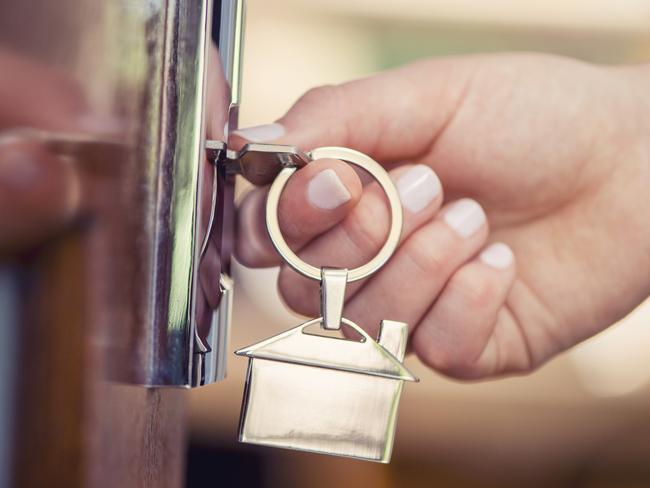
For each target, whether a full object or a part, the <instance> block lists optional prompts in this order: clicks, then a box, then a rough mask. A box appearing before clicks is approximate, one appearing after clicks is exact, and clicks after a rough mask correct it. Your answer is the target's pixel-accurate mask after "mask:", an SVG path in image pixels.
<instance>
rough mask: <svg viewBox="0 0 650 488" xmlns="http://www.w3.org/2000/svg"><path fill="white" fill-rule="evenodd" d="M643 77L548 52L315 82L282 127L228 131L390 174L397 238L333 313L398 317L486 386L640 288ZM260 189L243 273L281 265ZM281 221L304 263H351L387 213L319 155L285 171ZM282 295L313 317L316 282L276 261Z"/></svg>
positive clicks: (622, 305)
mask: <svg viewBox="0 0 650 488" xmlns="http://www.w3.org/2000/svg"><path fill="white" fill-rule="evenodd" d="M649 78H650V72H647V71H646V69H645V68H641V67H635V68H633V67H624V68H615V67H600V66H593V65H589V64H584V63H581V62H577V61H572V60H568V59H563V58H557V57H550V56H542V55H500V56H489V57H465V58H448V59H441V60H429V61H423V62H419V63H416V64H413V65H409V66H406V67H403V68H400V69H397V70H394V71H389V72H385V73H382V74H379V75H377V76H374V77H371V78H367V79H362V80H358V81H353V82H350V83H346V84H344V85H340V86H328V87H322V88H318V89H315V90H312V91H310V92H308V93H307V94H306V95H305V96H303V97H302V98H301V99H300V100H299V101H298V102H297V103H296V104H295V105H294V107H293V108H292V109H291V110H290V111H289V112H288V113H287V115H285V116H284V117H283V118H282V119H281V120H280V121H279V122H278V123H277V124H271V125H269V126H261V127H255V128H251V129H244V130H242V131H239V132H238V135H239V136H241V137H242V138H245V139H248V140H251V141H255V142H274V143H286V144H291V145H297V146H299V147H301V148H303V149H305V150H309V149H312V148H314V147H318V146H326V145H327V146H329V145H335V146H346V147H350V148H353V149H357V150H359V151H362V152H364V153H366V154H368V155H370V156H371V157H373V158H374V159H376V160H378V161H379V162H381V163H382V164H384V165H385V166H386V167H387V168H390V171H391V175H392V177H393V178H394V180H395V181H396V184H397V187H398V190H399V191H400V196H401V199H402V203H403V206H404V214H405V221H404V231H403V237H402V242H401V245H400V247H399V249H398V250H397V251H396V253H395V255H394V256H393V258H392V259H391V261H390V262H389V263H388V264H387V265H386V266H385V267H384V268H383V269H382V270H380V271H379V272H378V273H377V274H375V275H374V276H373V277H371V278H370V279H368V280H366V281H364V282H361V283H358V282H357V283H353V284H350V285H348V297H347V304H346V308H345V313H344V315H345V316H346V317H348V318H350V319H351V320H353V321H355V322H357V323H359V324H360V325H362V326H363V327H364V328H366V329H369V330H370V331H371V332H376V330H377V328H378V325H379V322H380V320H381V319H384V318H385V319H392V320H401V321H405V322H408V323H409V325H410V327H411V348H412V350H413V351H414V352H415V353H416V354H417V355H418V356H419V357H420V359H421V360H422V361H424V362H425V363H426V364H428V365H430V366H431V367H433V368H435V369H437V370H439V371H441V372H443V373H446V374H448V375H451V376H454V377H458V378H482V377H487V376H492V375H499V374H504V373H515V372H525V371H529V370H531V369H532V368H535V367H536V366H538V365H540V364H541V363H543V362H544V361H545V360H547V359H548V358H550V357H551V356H553V355H554V354H556V353H558V352H560V351H562V350H564V349H566V348H568V347H570V346H572V345H574V344H576V343H577V342H580V341H581V340H583V339H585V338H587V337H589V336H592V335H594V334H596V333H597V332H599V331H600V330H602V329H604V328H605V327H607V326H608V325H610V324H612V323H613V322H614V321H616V320H618V319H619V318H621V317H623V316H624V315H626V314H627V313H628V312H629V311H630V310H631V309H632V308H633V307H635V306H636V305H637V304H638V303H640V302H641V301H642V300H643V299H644V298H645V297H647V296H648V294H650V273H649V272H648V270H650V197H649V196H648V190H647V188H648V185H649V184H650V148H649V146H650V120H649V117H650V98H649V97H648V95H647V84H648V79H649ZM434 171H435V173H434ZM436 175H437V176H436ZM440 183H442V184H440ZM443 188H444V196H443V191H442V189H443ZM265 191H266V190H265V189H256V190H255V191H253V192H252V193H251V194H249V195H248V196H247V198H246V199H245V201H244V202H243V204H242V208H241V210H240V235H239V237H238V249H237V254H238V257H239V259H240V260H241V261H242V262H243V263H244V264H246V265H248V266H269V265H275V264H278V263H279V258H278V256H277V255H276V253H275V252H274V250H273V248H272V246H271V244H270V242H269V240H268V237H267V236H266V232H265V229H264V223H263V214H264V212H263V201H264V198H265ZM486 216H487V218H486ZM280 221H281V225H282V228H283V229H284V233H285V236H286V237H287V240H288V241H289V242H290V243H291V244H292V245H293V246H294V248H295V249H299V255H300V256H301V257H302V258H303V259H305V260H307V261H308V262H310V263H312V264H315V265H327V266H345V267H353V266H357V265H359V264H361V263H363V262H366V261H367V260H368V259H369V258H371V257H372V256H373V255H374V254H375V253H376V252H377V251H378V249H379V247H380V246H381V244H382V243H383V239H384V236H385V233H386V231H387V228H388V210H387V207H386V204H385V203H384V201H383V195H382V193H381V191H380V190H379V188H378V187H377V186H376V185H375V184H372V183H371V184H367V185H365V186H363V185H362V183H361V181H360V179H359V178H358V176H357V174H356V173H355V171H354V170H352V169H351V168H350V167H348V166H346V165H345V164H343V163H342V162H340V161H333V160H323V161H316V162H314V163H313V164H310V165H308V166H307V167H306V168H304V169H303V170H301V171H299V172H298V173H296V174H295V175H294V176H293V177H292V179H291V181H290V182H289V184H288V186H287V189H286V191H285V194H284V196H283V198H282V200H281V202H280ZM488 221H489V226H490V228H489V229H488ZM511 249H512V251H513V252H514V255H516V256H517V264H516V265H515V261H514V255H513V252H511ZM279 288H280V291H281V294H282V296H283V297H284V299H285V300H286V302H287V304H288V305H289V306H290V307H291V308H293V309H295V310H296V311H298V312H301V313H303V314H306V315H310V316H316V315H318V284H317V283H315V282H311V281H309V280H307V279H305V278H302V277H301V276H299V275H297V274H296V273H294V272H293V271H292V270H290V269H288V268H287V267H286V266H284V267H283V268H282V271H281V273H280V278H279Z"/></svg>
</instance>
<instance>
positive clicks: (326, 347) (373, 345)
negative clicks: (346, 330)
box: [235, 318, 417, 381]
mask: <svg viewBox="0 0 650 488" xmlns="http://www.w3.org/2000/svg"><path fill="white" fill-rule="evenodd" d="M320 322H321V319H320V318H318V319H314V320H310V321H309V322H306V323H304V324H301V325H299V326H297V327H294V328H293V329H289V330H287V331H285V332H283V333H281V334H278V335H276V336H273V337H270V338H269V339H266V340H264V341H262V342H258V343H257V344H253V345H252V346H248V347H246V348H244V349H240V350H238V351H236V352H235V354H237V355H239V356H246V357H249V358H260V359H269V360H272V361H282V362H285V363H294V364H303V365H305V366H316V367H320V368H329V369H336V370H340V371H349V372H351V373H360V374H368V375H374V376H382V377H385V378H392V379H396V380H405V381H417V379H416V378H415V376H413V375H412V374H411V373H410V372H409V371H408V370H407V369H406V368H405V367H404V365H403V364H402V363H401V362H400V361H399V360H398V359H397V358H396V357H395V355H394V354H393V353H391V351H389V350H387V349H386V348H384V346H382V344H381V339H380V342H379V343H378V342H375V341H374V340H373V339H372V338H371V337H370V336H369V335H368V334H367V333H366V332H365V331H364V330H363V329H361V328H360V327H358V326H357V325H356V324H354V323H352V322H351V321H349V320H347V319H345V318H344V319H342V321H341V322H342V323H343V324H344V325H347V326H348V327H351V328H353V329H354V330H355V331H357V332H358V333H359V334H360V335H361V337H362V340H361V341H355V340H348V339H343V338H336V337H329V336H321V335H317V334H311V333H309V332H306V331H305V329H308V328H309V327H310V326H312V325H317V324H319V323H320ZM394 324H401V323H400V322H393V321H387V320H384V321H382V330H383V331H384V334H386V328H389V327H396V325H394ZM397 327H401V325H400V326H397Z"/></svg>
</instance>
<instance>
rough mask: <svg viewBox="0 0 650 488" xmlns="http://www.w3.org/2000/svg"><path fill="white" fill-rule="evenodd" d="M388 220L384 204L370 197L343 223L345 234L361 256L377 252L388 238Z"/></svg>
mask: <svg viewBox="0 0 650 488" xmlns="http://www.w3.org/2000/svg"><path fill="white" fill-rule="evenodd" d="M387 222H388V219H387V215H386V209H385V207H384V205H383V203H382V202H378V200H377V199H376V198H372V197H371V196H370V195H368V196H367V197H365V198H362V199H361V200H360V201H359V203H358V204H357V206H356V207H355V209H354V211H353V212H352V213H351V214H350V215H349V216H348V218H346V219H345V220H344V221H343V224H342V226H341V228H342V230H343V232H344V233H345V235H346V236H347V237H348V239H349V240H350V242H351V243H352V244H353V245H354V247H356V248H357V249H358V250H359V251H360V253H361V254H364V255H365V254H367V253H370V252H375V251H377V250H378V249H380V248H381V246H382V245H383V243H384V240H385V238H386V233H387V227H388V224H387Z"/></svg>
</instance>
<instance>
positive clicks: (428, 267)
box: [404, 231, 452, 276]
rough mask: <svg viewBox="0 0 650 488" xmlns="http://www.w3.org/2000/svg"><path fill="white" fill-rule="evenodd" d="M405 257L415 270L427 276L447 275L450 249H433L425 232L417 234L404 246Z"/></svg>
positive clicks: (450, 260)
mask: <svg viewBox="0 0 650 488" xmlns="http://www.w3.org/2000/svg"><path fill="white" fill-rule="evenodd" d="M404 251H405V256H407V257H408V259H409V260H410V261H411V262H412V263H413V266H414V267H415V269H416V270H417V271H418V272H420V273H422V274H424V275H427V276H443V275H445V274H447V272H448V269H449V266H450V265H451V263H452V259H451V257H452V256H451V249H447V250H445V249H443V248H441V247H438V248H437V249H434V248H433V247H432V245H431V240H430V239H428V235H427V233H426V232H422V231H421V232H417V233H416V234H414V235H413V236H412V237H411V239H409V240H408V241H407V244H406V245H405V249H404Z"/></svg>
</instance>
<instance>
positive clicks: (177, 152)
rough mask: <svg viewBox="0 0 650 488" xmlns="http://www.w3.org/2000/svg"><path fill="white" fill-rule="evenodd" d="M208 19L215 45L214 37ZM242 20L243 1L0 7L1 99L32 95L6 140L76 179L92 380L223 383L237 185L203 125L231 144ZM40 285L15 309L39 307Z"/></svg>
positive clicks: (72, 0)
mask: <svg viewBox="0 0 650 488" xmlns="http://www.w3.org/2000/svg"><path fill="white" fill-rule="evenodd" d="M34 12H38V13H39V15H37V16H34ZM212 13H214V16H213V15H212ZM213 18H214V22H215V23H217V25H219V29H218V30H219V36H218V39H217V41H218V42H221V43H222V44H223V46H217V45H216V44H217V42H215V44H212V43H211V42H210V36H209V35H208V33H209V32H211V29H210V27H211V26H212V24H213ZM242 21H243V1H242V0H214V6H212V1H211V0H149V1H147V2H124V1H110V2H96V1H94V0H58V1H57V2H51V1H49V0H47V1H46V0H33V1H30V2H4V3H0V32H1V33H2V34H1V35H0V73H2V76H0V93H9V92H10V91H11V89H12V88H11V87H16V86H20V87H21V89H23V90H24V92H25V94H26V95H25V96H24V97H23V98H24V99H25V100H26V101H29V100H37V101H38V100H40V101H42V102H39V103H40V105H39V106H38V107H36V108H37V110H32V111H33V112H34V113H31V112H29V106H28V105H29V104H28V103H17V104H15V106H16V107H17V108H11V110H9V109H7V110H5V111H4V112H2V117H0V145H4V144H14V143H16V142H20V144H33V145H36V146H38V147H39V148H44V149H45V150H46V151H47V152H48V153H51V154H52V156H53V157H57V158H62V159H64V160H66V161H69V162H70V167H71V168H72V170H73V171H74V172H75V173H76V176H77V177H78V180H79V182H80V188H81V207H82V208H81V212H80V214H81V215H80V218H79V222H76V223H75V224H78V225H75V229H74V232H75V236H79V237H78V239H79V242H80V244H79V245H78V246H77V247H75V251H74V252H75V253H76V254H75V256H74V258H75V259H74V262H76V263H78V266H79V268H80V270H81V271H80V275H81V276H83V277H84V280H85V281H84V286H79V287H76V288H74V289H73V288H72V287H70V289H69V294H70V297H73V298H74V299H75V303H76V301H77V300H78V301H80V302H81V303H83V304H84V306H85V307H86V308H85V309H84V311H83V321H84V331H85V332H84V333H86V334H87V335H88V337H89V338H90V339H89V341H88V342H89V343H90V344H92V347H93V350H92V351H88V352H87V357H88V358H93V365H94V366H93V367H94V368H96V369H97V374H98V376H100V377H102V378H106V379H110V380H113V381H120V382H128V383H135V384H142V385H148V386H180V387H189V386H192V385H196V384H204V383H209V382H212V381H216V380H217V379H219V378H221V377H223V374H224V373H223V371H224V368H223V364H224V361H225V357H226V355H225V354H222V351H223V347H224V344H225V343H226V342H225V341H226V339H227V322H228V318H229V316H230V306H229V305H228V303H229V301H230V300H231V285H230V284H229V283H230V279H229V277H228V274H229V267H230V252H231V249H232V238H233V227H234V208H233V195H234V175H233V174H229V173H228V172H227V171H226V170H225V167H224V166H223V165H219V164H216V165H215V164H214V159H215V158H214V157H213V156H214V154H212V155H210V154H208V156H210V159H212V161H210V160H209V158H208V157H206V148H205V140H206V130H210V131H211V133H210V134H209V135H210V137H211V138H214V139H223V140H221V141H220V142H221V143H222V144H225V143H226V142H227V141H226V140H225V137H226V135H225V134H223V133H222V132H221V130H222V128H223V127H224V125H225V124H226V122H228V123H229V124H230V127H231V128H236V124H237V120H236V113H237V103H238V98H239V89H238V86H239V84H240V71H241V70H240V63H241V52H240V50H241V38H242V29H243V24H242ZM28 24H29V25H30V29H25V28H24V25H28ZM53 40H56V42H53ZM97 53H102V55H101V56H100V55H97ZM212 58H214V59H213V62H212V63H211V64H210V65H208V59H212ZM219 58H220V59H221V62H219ZM215 60H216V62H214V61H215ZM221 65H223V66H224V67H226V68H227V69H226V70H225V71H224V70H222V69H221V67H222V66H221ZM208 71H210V72H209V73H208ZM208 75H210V76H208ZM208 78H209V79H210V82H209V83H208V82H207V79H208ZM2 88H4V91H2V90H1V89H2ZM208 92H209V93H208ZM30 93H33V94H35V95H34V96H30V95H29V94H30ZM36 95H38V96H36ZM208 99H210V105H209V106H207V107H206V103H207V100H208ZM4 106H5V107H6V106H7V105H6V104H5V105H4ZM12 107H13V106H12ZM21 110H22V111H21ZM208 113H209V120H208V122H209V123H208V124H206V115H207V114H208ZM215 127H220V128H221V129H219V130H215ZM104 134H111V135H110V136H108V135H104ZM224 147H225V146H224ZM0 149H2V148H1V147H0ZM222 157H223V156H222V153H221V152H218V154H217V157H216V159H219V158H222ZM65 238H66V236H65V235H63V236H62V237H61V239H62V240H63V241H65ZM75 238H77V237H75ZM50 247H51V246H50ZM71 252H72V251H71ZM39 265H40V263H37V262H35V263H34V266H35V267H37V266H39ZM25 271H26V272H27V267H25ZM30 272H31V271H30ZM38 273H41V270H38ZM38 273H37V274H38ZM59 278H60V280H61V283H60V286H62V287H63V286H67V285H66V282H65V280H66V277H65V276H59ZM34 283H35V284H34V287H33V290H32V289H29V290H27V291H25V296H21V297H19V299H18V300H19V301H20V302H21V303H22V302H24V303H31V301H35V300H37V297H31V295H30V294H31V293H32V291H33V293H35V294H38V293H41V291H40V290H41V288H39V287H38V286H37V285H38V283H37V282H34ZM28 295H29V296H28ZM222 305H223V307H222ZM62 309H64V307H62ZM80 313H81V312H80ZM15 326H16V327H17V328H20V327H21V326H20V325H19V324H16V325H15ZM42 326H43V327H45V326H47V324H42ZM34 327H36V325H35V326H34ZM39 327H40V325H39ZM201 347H202V348H203V349H202V350H201V352H197V354H194V352H195V348H196V349H197V350H199V349H200V348H201ZM195 360H196V361H200V362H201V365H200V367H198V366H197V365H194V364H193V363H194V361H195ZM197 370H198V371H201V374H200V378H199V379H197V376H196V372H197Z"/></svg>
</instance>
